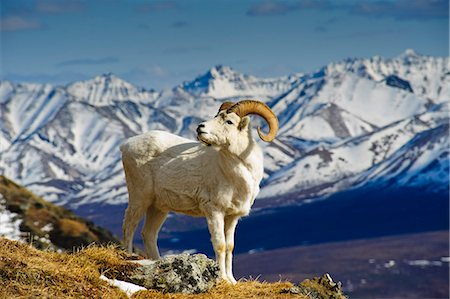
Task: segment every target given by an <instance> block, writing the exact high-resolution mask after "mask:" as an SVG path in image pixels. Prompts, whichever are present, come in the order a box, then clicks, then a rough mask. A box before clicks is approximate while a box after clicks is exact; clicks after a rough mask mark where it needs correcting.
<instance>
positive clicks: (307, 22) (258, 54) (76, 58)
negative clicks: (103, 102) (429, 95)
mask: <svg viewBox="0 0 450 299" xmlns="http://www.w3.org/2000/svg"><path fill="white" fill-rule="evenodd" d="M0 5H1V6H0V8H1V19H0V34H1V45H0V50H1V65H0V71H1V78H2V79H8V80H13V81H28V82H48V83H54V84H66V83H68V82H71V81H74V80H81V79H88V78H91V77H94V76H96V75H99V74H102V73H108V72H112V73H114V74H116V75H118V76H119V77H122V78H124V79H126V80H128V81H130V82H132V83H135V84H137V85H140V86H143V87H146V88H154V89H157V90H159V89H162V88H166V87H173V86H175V85H177V84H180V83H182V82H183V81H186V80H192V79H193V78H194V77H196V76H197V75H200V74H202V73H204V72H206V71H207V70H208V69H209V68H211V67H213V66H214V65H218V64H222V65H228V66H231V67H232V68H234V69H235V70H237V71H240V72H243V73H246V74H252V75H256V76H261V77H274V76H281V75H287V74H291V73H298V72H310V71H314V70H315V69H318V68H320V67H321V66H323V65H326V64H328V63H330V62H333V61H338V60H341V59H344V58H347V57H370V56H373V55H381V56H383V57H394V56H397V55H399V54H400V53H402V52H403V51H404V50H405V49H408V48H412V49H414V50H415V51H416V52H418V53H421V54H425V55H433V56H448V45H449V37H448V35H449V32H448V25H449V24H448V18H449V17H448V13H449V9H448V1H447V0H382V1H378V0H376V1H372V0H360V1H350V0H348V1H345V0H341V1H338V0H334V1H333V0H283V1H274V0H268V1H254V0H248V1H246V0H240V1H237V0H236V1H230V0H228V1H225V0H214V1H213V0H209V1H204V0H178V1H177V0H167V1H137V0H135V1H131V0H130V1H115V0H95V1H94V0H92V1H81V0H80V1H75V0H58V1H56V0H40V1H37V0H1V2H0Z"/></svg>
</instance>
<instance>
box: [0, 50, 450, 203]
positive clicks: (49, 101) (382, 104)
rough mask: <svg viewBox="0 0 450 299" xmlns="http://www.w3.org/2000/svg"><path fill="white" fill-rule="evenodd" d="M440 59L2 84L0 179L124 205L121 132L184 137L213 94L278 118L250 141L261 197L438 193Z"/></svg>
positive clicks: (444, 119) (446, 81)
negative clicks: (271, 134) (267, 134)
mask: <svg viewBox="0 0 450 299" xmlns="http://www.w3.org/2000/svg"><path fill="white" fill-rule="evenodd" d="M449 63H450V62H449V58H448V57H445V58H440V57H429V56H422V55H419V54H416V53H415V52H414V51H412V50H407V51H406V52H405V53H402V54H401V55H399V56H398V57H395V58H392V59H384V58H381V57H378V56H376V57H372V58H368V59H346V60H344V61H341V62H337V63H331V64H329V65H327V66H325V67H323V68H322V69H320V70H318V71H316V72H313V73H310V74H295V75H290V76H285V77H281V78H271V79H263V78H258V77H255V76H249V75H244V74H241V73H238V72H236V71H235V70H233V69H231V68H229V67H226V66H217V67H213V68H212V69H210V70H209V71H208V72H206V73H205V74H203V75H201V76H199V77H197V78H195V79H194V80H193V81H191V82H185V83H183V84H181V85H179V86H176V87H174V88H172V89H167V90H162V91H154V90H146V89H143V88H139V87H136V86H134V85H133V84H131V83H129V82H126V81H124V80H122V79H120V78H118V77H116V76H114V75H112V74H105V75H101V76H98V77H95V78H94V79H92V80H88V81H82V82H74V83H72V84H70V85H67V86H51V85H48V84H44V85H42V84H28V83H12V82H8V81H2V82H0V174H3V175H6V176H8V177H10V178H12V179H14V180H16V181H18V182H20V183H22V184H24V185H25V186H27V187H28V188H29V189H31V190H32V191H33V192H35V193H37V194H38V195H40V196H43V197H44V198H46V199H48V200H51V201H53V202H56V203H59V204H64V205H66V206H69V207H71V208H73V209H77V208H80V207H83V206H85V205H88V204H106V205H115V204H123V203H126V201H127V192H126V187H125V181H124V176H123V172H122V166H121V162H120V152H119V145H120V144H121V143H122V142H123V141H124V140H125V139H126V138H128V137H130V136H133V135H136V134H139V133H142V132H145V131H148V130H151V129H161V130H166V131H170V132H173V133H176V134H180V135H182V136H185V137H188V138H194V137H195V135H194V134H195V127H196V126H197V124H198V123H199V122H200V121H201V120H204V119H207V118H209V117H211V116H213V115H214V114H215V113H216V111H217V108H218V107H219V106H220V104H221V103H222V102H223V101H225V100H234V101H237V100H239V99H242V98H256V99H260V100H262V101H265V102H266V103H267V104H268V105H269V106H271V107H272V108H273V110H274V111H275V113H276V114H277V115H278V117H279V121H280V133H279V136H278V137H277V139H276V141H275V142H274V143H272V144H263V143H262V142H261V145H262V146H263V147H264V150H265V157H266V161H265V163H266V165H265V167H266V176H265V179H264V181H263V184H262V190H261V193H260V198H261V199H263V198H272V199H273V198H276V197H279V196H280V195H285V196H283V198H286V196H287V195H289V196H290V198H291V199H292V201H293V202H298V201H300V200H304V199H311V198H315V197H318V196H324V195H327V194H331V193H333V192H336V191H338V190H344V189H348V188H352V187H355V186H364V185H365V184H369V183H370V184H373V183H374V182H378V183H383V184H389V185H391V186H395V185H414V186H421V185H423V186H426V187H427V188H431V186H433V190H435V191H436V192H441V191H442V190H447V191H448V163H449V152H448V145H449V141H448V124H449V114H448V112H449V111H448V108H449V106H448V102H449V99H450V64H449ZM255 120H256V118H255ZM256 122H257V121H256ZM290 203H292V202H284V204H290ZM277 204H279V202H278V203H277Z"/></svg>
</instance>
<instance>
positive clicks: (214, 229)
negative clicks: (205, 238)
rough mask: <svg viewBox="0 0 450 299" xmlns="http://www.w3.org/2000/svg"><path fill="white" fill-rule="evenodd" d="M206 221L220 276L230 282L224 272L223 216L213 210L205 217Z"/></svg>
mask: <svg viewBox="0 0 450 299" xmlns="http://www.w3.org/2000/svg"><path fill="white" fill-rule="evenodd" d="M206 220H207V222H208V229H209V233H210V234H211V242H212V244H213V247H214V252H215V254H216V261H217V263H218V264H219V269H220V278H221V279H223V280H225V281H227V282H230V280H229V279H228V276H227V274H226V268H225V246H226V243H225V233H224V216H223V214H222V213H218V212H213V213H211V214H210V215H208V216H207V217H206Z"/></svg>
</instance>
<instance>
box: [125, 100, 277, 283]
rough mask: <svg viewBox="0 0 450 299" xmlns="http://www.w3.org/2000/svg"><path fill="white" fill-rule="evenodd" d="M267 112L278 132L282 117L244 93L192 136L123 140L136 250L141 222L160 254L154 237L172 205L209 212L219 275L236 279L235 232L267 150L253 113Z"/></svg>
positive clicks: (128, 215) (154, 134)
mask: <svg viewBox="0 0 450 299" xmlns="http://www.w3.org/2000/svg"><path fill="white" fill-rule="evenodd" d="M250 114H256V115H259V116H261V117H262V118H264V119H265V121H266V122H267V123H268V125H269V133H267V135H264V134H263V133H262V132H261V130H260V128H258V134H259V136H260V138H261V139H262V140H264V141H266V142H270V141H272V140H273V139H274V138H275V135H276V134H277V131H278V119H277V117H276V116H275V114H274V113H273V111H272V110H271V109H270V108H269V107H268V106H267V105H265V104H264V103H262V102H259V101H255V100H244V101H240V102H238V103H231V102H226V103H223V104H222V105H221V107H220V109H219V112H218V113H217V115H216V116H215V117H214V118H213V119H211V120H209V121H206V122H203V123H201V124H200V125H199V126H198V128H197V138H198V140H199V141H200V142H195V141H192V140H189V139H186V138H182V137H179V136H176V135H173V134H170V133H166V132H163V131H150V132H147V133H144V134H142V135H138V136H135V137H132V138H130V139H128V140H127V141H126V142H125V143H124V144H123V145H122V146H121V147H120V149H121V151H122V162H123V167H124V170H125V177H126V182H127V187H128V194H129V202H128V208H127V209H126V212H125V217H124V222H123V237H124V243H125V246H126V247H127V250H128V251H129V252H131V251H132V244H133V236H134V231H135V230H136V226H137V224H138V223H139V221H140V220H141V218H142V217H143V216H144V214H146V217H145V224H144V227H143V229H142V237H143V240H144V245H145V251H146V254H147V256H148V258H150V259H159V258H160V256H159V251H158V247H157V236H158V232H159V229H160V228H161V225H162V224H163V222H164V220H165V219H166V216H167V214H168V213H169V212H170V211H174V212H178V213H184V214H188V215H192V216H203V217H206V219H207V223H208V229H209V232H210V234H211V241H212V244H213V247H214V252H215V254H216V260H217V263H218V265H219V268H220V278H222V279H224V280H225V281H228V282H231V283H233V284H234V283H236V280H235V279H234V277H233V271H232V258H233V256H232V253H233V248H234V231H235V228H236V225H237V222H238V220H239V218H241V217H242V216H246V215H248V214H249V212H250V208H251V206H252V205H253V202H254V200H255V198H256V196H257V194H258V192H259V183H260V181H261V179H262V177H263V172H264V167H263V153H262V151H261V148H260V147H259V146H258V144H257V143H256V141H255V140H254V139H253V138H252V133H251V129H250V125H249V124H250V118H249V117H248V115H250Z"/></svg>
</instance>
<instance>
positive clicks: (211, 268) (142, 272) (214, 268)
mask: <svg viewBox="0 0 450 299" xmlns="http://www.w3.org/2000/svg"><path fill="white" fill-rule="evenodd" d="M134 262H136V263H138V264H139V265H140V266H139V267H138V268H137V269H136V270H135V272H134V274H133V275H131V276H130V277H129V280H130V281H132V282H133V283H135V284H138V285H141V286H143V287H145V288H148V289H155V290H158V291H161V292H164V293H184V294H197V293H204V292H207V291H208V290H210V289H211V288H212V287H213V286H214V285H215V283H216V281H217V278H218V277H219V267H218V265H217V263H216V262H215V261H213V260H211V259H209V258H207V257H206V256H205V255H204V254H194V255H190V254H180V255H170V256H166V257H165V258H163V259H162V260H159V261H150V260H140V261H134Z"/></svg>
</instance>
